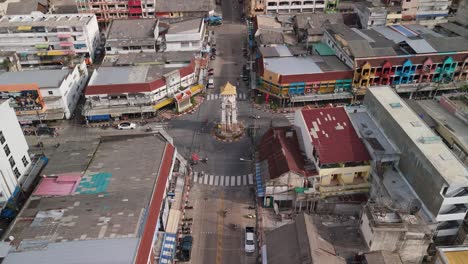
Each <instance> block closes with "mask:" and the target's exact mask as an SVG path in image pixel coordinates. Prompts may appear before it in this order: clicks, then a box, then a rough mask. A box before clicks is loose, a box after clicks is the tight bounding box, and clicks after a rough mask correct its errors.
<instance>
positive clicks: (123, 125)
mask: <svg viewBox="0 0 468 264" xmlns="http://www.w3.org/2000/svg"><path fill="white" fill-rule="evenodd" d="M135 128H136V124H135V123H130V122H122V123H120V124H119V125H118V126H117V129H119V130H127V129H135Z"/></svg>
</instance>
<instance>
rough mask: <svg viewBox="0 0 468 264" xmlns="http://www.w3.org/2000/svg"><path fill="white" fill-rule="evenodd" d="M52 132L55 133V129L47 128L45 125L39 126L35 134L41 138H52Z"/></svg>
mask: <svg viewBox="0 0 468 264" xmlns="http://www.w3.org/2000/svg"><path fill="white" fill-rule="evenodd" d="M54 132H55V128H52V127H48V126H47V125H45V124H42V125H40V126H39V127H38V128H37V130H36V134H37V135H38V136H42V135H49V136H52V135H53V134H54Z"/></svg>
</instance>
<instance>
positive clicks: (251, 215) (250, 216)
mask: <svg viewBox="0 0 468 264" xmlns="http://www.w3.org/2000/svg"><path fill="white" fill-rule="evenodd" d="M245 217H247V218H250V219H253V218H256V216H255V215H253V214H247V215H245Z"/></svg>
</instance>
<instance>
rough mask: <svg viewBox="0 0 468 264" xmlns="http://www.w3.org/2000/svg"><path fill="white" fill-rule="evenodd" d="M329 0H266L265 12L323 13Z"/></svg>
mask: <svg viewBox="0 0 468 264" xmlns="http://www.w3.org/2000/svg"><path fill="white" fill-rule="evenodd" d="M327 2H328V1H327V0H305V1H302V0H266V4H265V12H266V13H267V14H276V13H302V12H314V13H323V12H324V11H325V7H326V4H327Z"/></svg>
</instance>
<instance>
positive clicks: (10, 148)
mask: <svg viewBox="0 0 468 264" xmlns="http://www.w3.org/2000/svg"><path fill="white" fill-rule="evenodd" d="M0 117H1V120H2V121H1V122H0V147H1V149H0V192H1V195H0V205H1V207H2V208H3V206H4V205H5V203H6V202H7V201H8V199H9V198H10V197H11V196H12V194H13V193H14V191H15V189H16V188H18V187H19V186H18V182H19V181H20V180H22V177H23V176H24V175H25V174H26V172H27V171H28V169H29V167H30V166H31V159H30V158H29V154H28V149H29V148H28V144H27V143H26V140H25V138H24V136H23V132H22V131H21V127H20V125H19V123H18V119H17V118H16V115H15V111H14V110H13V108H11V107H10V105H9V102H8V100H3V101H0Z"/></svg>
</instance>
